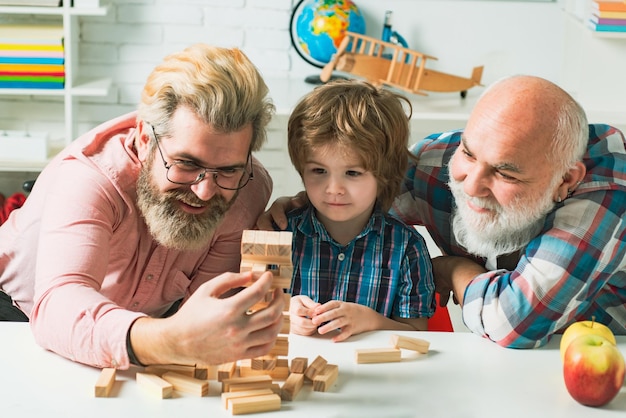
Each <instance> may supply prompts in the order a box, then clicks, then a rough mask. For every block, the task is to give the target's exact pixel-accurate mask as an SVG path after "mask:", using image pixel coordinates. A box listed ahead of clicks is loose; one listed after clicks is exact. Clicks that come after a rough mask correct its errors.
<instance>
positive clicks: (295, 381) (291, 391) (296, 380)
mask: <svg viewBox="0 0 626 418" xmlns="http://www.w3.org/2000/svg"><path fill="white" fill-rule="evenodd" d="M303 384H304V373H291V374H290V375H289V376H288V377H287V379H286V380H285V383H283V386H282V387H281V389H280V397H281V399H282V400H284V401H293V400H294V399H295V398H296V396H298V392H300V389H302V385H303Z"/></svg>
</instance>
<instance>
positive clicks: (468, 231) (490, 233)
mask: <svg viewBox="0 0 626 418" xmlns="http://www.w3.org/2000/svg"><path fill="white" fill-rule="evenodd" d="M558 180H559V179H558V178H557V179H555V182H553V183H554V185H555V186H556V181H558ZM551 186H552V185H551ZM448 187H450V190H451V191H452V195H453V196H454V200H455V202H456V208H455V209H454V210H453V214H452V230H453V231H454V237H455V238H456V240H457V242H458V243H459V244H460V245H462V246H463V247H464V248H465V249H466V250H467V252H469V253H470V254H474V255H476V256H479V257H483V258H490V257H491V258H495V257H497V256H500V255H504V254H510V253H512V252H514V251H518V250H521V249H522V248H524V247H526V245H528V243H529V242H530V241H531V240H532V239H533V238H535V237H536V236H537V235H538V234H539V232H540V231H541V228H542V227H543V223H544V220H545V217H546V215H547V214H548V213H549V212H550V211H551V210H552V209H553V208H554V202H553V201H552V193H553V189H554V187H548V189H547V190H546V192H545V193H544V194H543V195H540V196H538V198H537V199H536V200H531V201H528V202H527V203H526V202H522V201H521V199H516V200H515V201H514V202H513V203H512V204H511V206H510V207H507V208H505V207H502V206H501V205H499V204H498V203H497V202H495V201H493V200H491V199H484V198H476V197H470V196H468V195H467V194H466V193H465V192H464V191H463V183H462V182H459V181H456V180H454V179H452V178H450V181H449V182H448ZM468 201H471V202H472V204H474V205H476V206H479V207H483V208H486V209H489V210H490V213H489V214H478V213H476V212H474V211H473V210H472V209H470V208H469V206H468V205H467V202H468Z"/></svg>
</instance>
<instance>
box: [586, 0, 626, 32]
mask: <svg viewBox="0 0 626 418" xmlns="http://www.w3.org/2000/svg"><path fill="white" fill-rule="evenodd" d="M588 23H589V28H590V29H591V30H593V31H596V32H622V33H626V1H624V0H592V2H591V17H590V18H589V22H588Z"/></svg>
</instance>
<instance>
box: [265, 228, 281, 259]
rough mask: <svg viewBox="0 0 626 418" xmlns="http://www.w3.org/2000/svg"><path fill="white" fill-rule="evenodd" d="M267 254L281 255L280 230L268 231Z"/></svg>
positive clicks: (266, 239)
mask: <svg viewBox="0 0 626 418" xmlns="http://www.w3.org/2000/svg"><path fill="white" fill-rule="evenodd" d="M265 243H266V244H267V246H266V247H265V251H266V254H265V255H269V256H271V255H281V253H280V250H281V248H280V236H279V232H278V231H267V233H266V234H265Z"/></svg>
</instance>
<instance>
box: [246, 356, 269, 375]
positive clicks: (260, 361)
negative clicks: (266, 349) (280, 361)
mask: <svg viewBox="0 0 626 418" xmlns="http://www.w3.org/2000/svg"><path fill="white" fill-rule="evenodd" d="M276 360H277V359H276V356H270V355H267V356H261V357H256V358H253V359H252V360H251V361H250V367H251V368H252V370H268V371H269V370H272V369H273V368H274V367H276ZM240 366H241V365H240Z"/></svg>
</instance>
